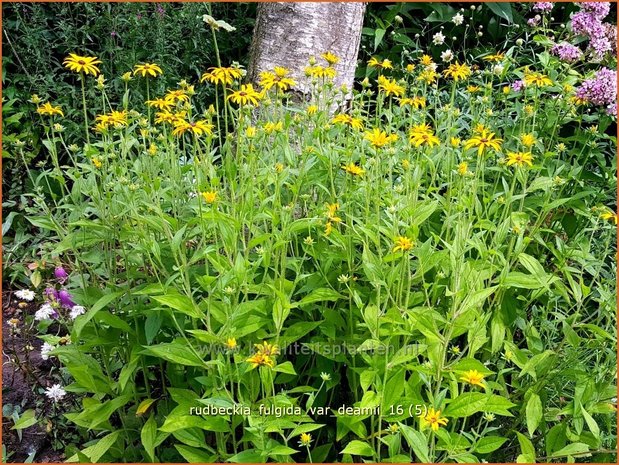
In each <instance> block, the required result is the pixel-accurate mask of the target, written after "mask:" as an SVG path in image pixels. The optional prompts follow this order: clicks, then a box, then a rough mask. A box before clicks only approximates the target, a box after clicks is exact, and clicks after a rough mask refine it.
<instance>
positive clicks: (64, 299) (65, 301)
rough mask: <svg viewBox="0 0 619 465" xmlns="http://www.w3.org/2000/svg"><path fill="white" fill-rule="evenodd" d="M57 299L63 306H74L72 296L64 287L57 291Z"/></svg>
mask: <svg viewBox="0 0 619 465" xmlns="http://www.w3.org/2000/svg"><path fill="white" fill-rule="evenodd" d="M58 300H59V301H60V305H62V306H63V307H65V308H73V307H74V306H75V302H73V296H72V295H71V294H70V293H69V291H67V290H66V289H62V290H61V291H60V292H59V293H58Z"/></svg>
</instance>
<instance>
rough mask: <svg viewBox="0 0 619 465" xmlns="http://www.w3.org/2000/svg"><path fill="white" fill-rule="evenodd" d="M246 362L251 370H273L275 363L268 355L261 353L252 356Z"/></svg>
mask: <svg viewBox="0 0 619 465" xmlns="http://www.w3.org/2000/svg"><path fill="white" fill-rule="evenodd" d="M247 361H248V362H249V363H251V368H252V370H253V369H254V368H257V367H269V368H273V367H274V366H275V361H274V360H273V359H272V358H271V357H270V356H269V355H265V354H261V353H257V354H254V355H252V356H251V357H249V358H248V359H247Z"/></svg>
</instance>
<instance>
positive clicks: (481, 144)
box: [464, 128, 503, 155]
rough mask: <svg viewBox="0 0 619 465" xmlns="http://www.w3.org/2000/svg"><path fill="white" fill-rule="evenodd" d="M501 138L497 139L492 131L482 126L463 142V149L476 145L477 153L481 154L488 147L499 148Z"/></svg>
mask: <svg viewBox="0 0 619 465" xmlns="http://www.w3.org/2000/svg"><path fill="white" fill-rule="evenodd" d="M502 142H503V139H499V138H498V137H495V133H494V132H490V131H489V130H488V129H486V128H484V129H483V130H482V131H480V132H476V133H475V134H474V135H473V137H471V138H470V139H469V140H467V141H466V143H465V144H464V148H465V149H467V150H468V149H470V148H473V147H477V154H478V155H481V154H483V153H484V152H485V151H487V150H488V149H492V150H497V151H498V150H500V149H501V143H502Z"/></svg>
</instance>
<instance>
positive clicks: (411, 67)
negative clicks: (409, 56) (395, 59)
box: [406, 63, 415, 73]
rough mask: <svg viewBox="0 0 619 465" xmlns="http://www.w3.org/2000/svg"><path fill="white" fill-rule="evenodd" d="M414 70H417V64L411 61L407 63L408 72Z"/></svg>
mask: <svg viewBox="0 0 619 465" xmlns="http://www.w3.org/2000/svg"><path fill="white" fill-rule="evenodd" d="M413 71H415V65H414V64H412V63H409V64H407V65H406V72H408V73H412V72H413Z"/></svg>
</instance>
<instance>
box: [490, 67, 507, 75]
mask: <svg viewBox="0 0 619 465" xmlns="http://www.w3.org/2000/svg"><path fill="white" fill-rule="evenodd" d="M504 70H505V66H503V65H494V68H492V72H493V73H494V74H496V75H497V76H500V75H501V74H503V71H504Z"/></svg>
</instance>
